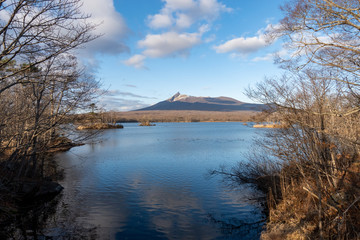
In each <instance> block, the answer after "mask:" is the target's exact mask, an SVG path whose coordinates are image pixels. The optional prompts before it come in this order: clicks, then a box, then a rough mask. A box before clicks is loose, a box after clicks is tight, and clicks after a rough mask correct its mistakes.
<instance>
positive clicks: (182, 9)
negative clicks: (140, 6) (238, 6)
mask: <svg viewBox="0 0 360 240" xmlns="http://www.w3.org/2000/svg"><path fill="white" fill-rule="evenodd" d="M163 2H165V5H164V7H163V8H162V9H161V10H160V13H159V14H155V15H150V16H148V21H149V22H148V25H149V26H150V27H151V28H154V29H158V28H170V27H176V28H178V29H186V28H189V27H191V26H192V25H193V24H194V23H195V22H197V21H200V20H205V21H213V20H214V19H216V18H217V17H218V16H219V14H220V13H221V12H226V11H231V9H230V8H227V7H226V6H225V5H223V4H221V3H219V2H218V1H217V0H163Z"/></svg>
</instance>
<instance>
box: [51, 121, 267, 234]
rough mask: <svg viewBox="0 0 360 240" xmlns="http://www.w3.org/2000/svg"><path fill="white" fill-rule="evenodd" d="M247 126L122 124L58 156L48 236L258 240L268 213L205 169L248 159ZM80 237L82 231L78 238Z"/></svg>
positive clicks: (245, 190)
mask: <svg viewBox="0 0 360 240" xmlns="http://www.w3.org/2000/svg"><path fill="white" fill-rule="evenodd" d="M259 131H261V130H258V129H254V128H251V127H248V126H244V125H243V124H242V123H231V122H228V123H158V124H156V126H153V127H140V126H138V125H137V124H135V123H129V124H124V129H114V130H106V131H104V132H103V133H102V135H101V141H100V142H98V143H93V144H86V145H84V146H80V147H76V148H73V149H71V150H70V151H68V152H65V153H60V154H58V155H57V160H58V162H59V165H60V166H61V167H62V168H64V170H65V175H64V176H65V178H64V180H62V181H61V182H60V183H61V184H62V185H63V186H64V187H65V189H64V191H63V193H62V196H61V197H60V198H59V200H58V201H59V203H58V206H57V212H56V214H55V216H53V217H52V218H50V219H49V220H47V227H46V230H44V232H46V234H47V235H48V236H63V237H66V236H71V235H72V236H75V235H76V234H78V236H82V234H83V235H84V236H82V238H86V237H87V238H91V237H94V238H95V239H258V238H259V233H260V231H261V225H256V226H251V225H250V226H248V225H246V224H245V225H244V224H243V223H252V222H257V221H259V220H261V219H263V214H262V213H261V209H260V208H259V206H258V204H257V203H256V202H252V201H250V200H248V198H249V196H250V195H251V193H252V191H253V190H252V189H250V188H246V187H238V188H233V187H230V186H229V185H228V184H227V183H226V182H224V181H222V178H221V176H215V177H209V174H208V171H209V170H211V169H216V168H219V166H222V165H223V166H230V167H231V166H233V165H235V164H236V163H237V162H238V161H245V159H244V157H243V154H244V153H246V152H247V151H248V150H249V148H250V146H251V144H252V139H253V137H254V136H256V132H259ZM76 236H77V235H76Z"/></svg>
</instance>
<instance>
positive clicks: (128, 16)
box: [79, 0, 284, 111]
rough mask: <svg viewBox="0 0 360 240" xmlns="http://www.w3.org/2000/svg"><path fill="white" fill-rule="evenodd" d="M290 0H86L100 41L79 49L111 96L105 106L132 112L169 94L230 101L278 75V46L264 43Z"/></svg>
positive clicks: (86, 9) (103, 100) (85, 7)
mask: <svg viewBox="0 0 360 240" xmlns="http://www.w3.org/2000/svg"><path fill="white" fill-rule="evenodd" d="M283 3H284V0H272V1H269V0H251V1H245V0H114V1H113V0H102V1H98V0H84V5H83V11H84V12H87V13H90V14H91V18H90V19H89V21H92V22H94V23H97V24H100V25H99V26H98V27H97V29H96V30H95V34H101V35H102V37H100V38H98V39H97V40H95V41H93V42H91V43H89V44H88V45H86V46H85V47H84V49H81V50H80V53H79V58H80V60H81V61H82V62H83V63H84V64H85V65H86V66H87V67H89V69H91V70H92V71H93V72H94V73H95V74H96V76H97V78H98V79H99V80H100V81H101V82H102V84H103V88H104V89H107V90H108V93H107V94H105V95H104V96H102V97H101V99H100V102H99V105H102V106H104V107H105V108H106V109H108V110H118V111H127V110H133V109H137V108H141V107H145V106H148V105H151V104H154V103H157V102H159V101H162V100H165V99H167V98H169V97H171V96H172V95H173V94H175V93H176V92H178V91H179V92H181V93H182V94H187V95H192V96H211V97H218V96H227V97H233V98H236V99H238V100H240V101H245V102H250V101H251V100H249V99H248V98H247V97H246V96H245V95H244V89H245V88H247V87H248V86H250V85H253V84H255V83H256V82H259V81H261V80H262V79H263V78H264V77H265V76H274V75H279V74H280V71H281V70H280V69H279V68H278V66H276V65H275V64H274V63H273V55H274V54H275V53H278V54H282V53H283V50H282V44H281V42H280V41H274V42H270V43H269V42H266V41H265V40H266V39H265V36H264V32H265V31H266V29H269V28H270V27H276V25H277V24H278V22H279V20H280V19H281V17H282V14H281V11H280V8H279V6H280V5H281V4H283Z"/></svg>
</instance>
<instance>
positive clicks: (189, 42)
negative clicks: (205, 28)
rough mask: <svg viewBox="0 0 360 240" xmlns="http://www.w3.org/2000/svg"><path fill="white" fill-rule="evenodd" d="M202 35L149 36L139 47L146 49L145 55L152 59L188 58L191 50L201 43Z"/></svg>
mask: <svg viewBox="0 0 360 240" xmlns="http://www.w3.org/2000/svg"><path fill="white" fill-rule="evenodd" d="M201 36H202V34H201V33H177V32H166V33H163V34H148V35H147V36H146V37H145V39H144V40H141V41H139V43H138V45H139V47H141V48H145V50H144V51H143V54H144V55H145V56H148V57H151V58H161V57H169V56H178V55H180V56H186V55H187V54H188V52H189V50H190V49H191V48H192V47H193V46H195V45H197V44H199V43H201Z"/></svg>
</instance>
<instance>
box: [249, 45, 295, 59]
mask: <svg viewBox="0 0 360 240" xmlns="http://www.w3.org/2000/svg"><path fill="white" fill-rule="evenodd" d="M287 56H289V52H288V50H286V49H285V48H283V49H281V50H280V51H277V52H274V53H268V54H266V55H265V56H261V57H255V58H254V59H252V61H253V62H261V61H272V60H274V59H275V58H277V57H281V58H283V57H287Z"/></svg>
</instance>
